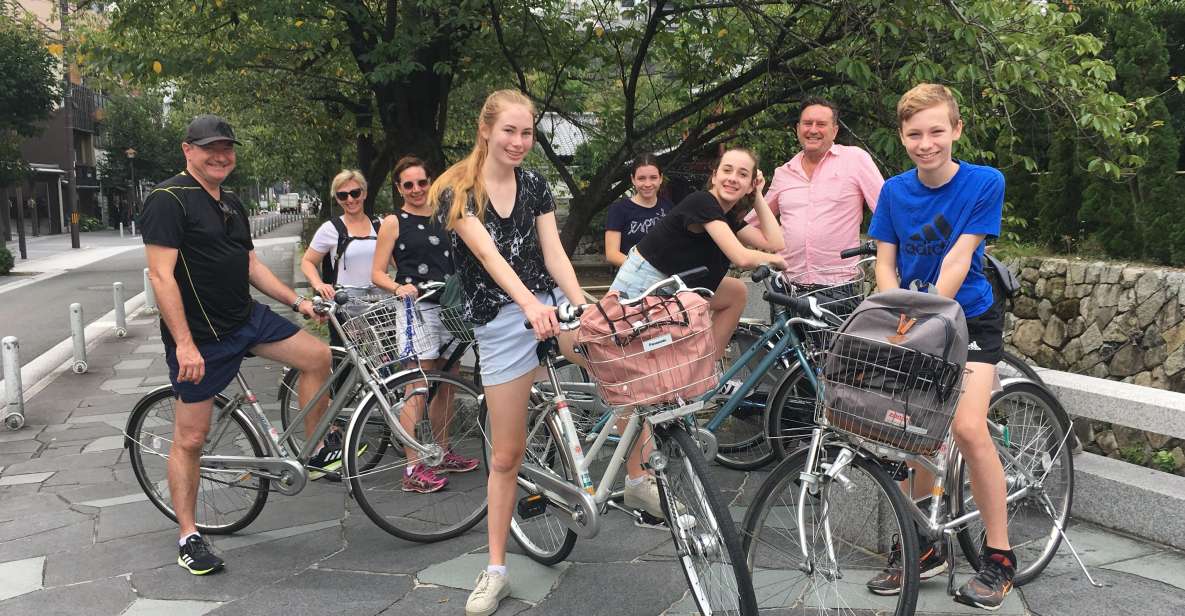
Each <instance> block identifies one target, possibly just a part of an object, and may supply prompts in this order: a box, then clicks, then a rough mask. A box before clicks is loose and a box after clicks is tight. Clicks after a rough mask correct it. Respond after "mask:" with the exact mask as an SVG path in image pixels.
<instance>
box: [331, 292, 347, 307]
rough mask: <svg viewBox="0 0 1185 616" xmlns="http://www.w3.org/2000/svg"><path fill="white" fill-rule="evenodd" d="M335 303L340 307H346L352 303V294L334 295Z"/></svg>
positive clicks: (339, 293)
mask: <svg viewBox="0 0 1185 616" xmlns="http://www.w3.org/2000/svg"><path fill="white" fill-rule="evenodd" d="M333 301H334V302H335V303H337V305H338V306H345V305H346V304H348V303H350V294H349V293H346V292H345V291H338V292H337V293H334V294H333Z"/></svg>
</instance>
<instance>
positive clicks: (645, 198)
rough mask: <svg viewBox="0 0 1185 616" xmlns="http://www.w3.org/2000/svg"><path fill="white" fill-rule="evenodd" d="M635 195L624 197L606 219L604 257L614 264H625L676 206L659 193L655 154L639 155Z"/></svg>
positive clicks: (634, 170) (659, 173)
mask: <svg viewBox="0 0 1185 616" xmlns="http://www.w3.org/2000/svg"><path fill="white" fill-rule="evenodd" d="M630 181H631V182H633V184H634V196H633V197H622V198H621V199H618V200H617V201H614V202H613V204H612V205H610V206H609V214H608V217H607V218H606V219H605V260H606V261H608V262H609V263H610V264H611V265H613V266H614V267H621V264H622V263H625V256H626V255H628V254H629V252H630V248H633V247H634V245H635V244H637V243H638V242H639V241H641V239H642V238H643V237H645V236H646V233H648V232H649V231H650V230H651V229H653V228H654V226H655V225H657V224H658V221H659V220H661V219H662V217H663V216H666V214H667V212H669V211H671V208H672V207H674V204H672V203H671V202H670V201H668V200H667V199H665V198H664V197H662V196H660V195H659V194H658V189H659V188H661V187H662V170H660V169H659V167H658V158H656V157H655V156H654V155H653V154H650V153H646V154H639V155H638V158H637V159H636V160H635V161H634V165H633V168H632V169H631V172H630Z"/></svg>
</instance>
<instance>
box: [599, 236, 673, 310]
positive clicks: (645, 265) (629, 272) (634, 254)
mask: <svg viewBox="0 0 1185 616" xmlns="http://www.w3.org/2000/svg"><path fill="white" fill-rule="evenodd" d="M663 278H667V275H666V274H664V273H662V272H660V271H658V270H657V269H655V267H654V266H653V265H651V264H650V262H649V261H647V260H646V259H645V258H643V257H642V255H641V254H640V253H639V252H638V249H637V248H636V247H635V248H631V249H630V253H629V254H628V255H626V257H625V263H622V264H621V268H620V269H618V270H617V276H616V277H614V278H613V284H611V285H609V290H610V291H617V292H619V293H621V296H622V297H624V298H625V299H633V298H635V297H638V296H639V295H641V294H642V293H643V292H644V291H645V290H646V289H649V288H650V287H651V286H652V285H653V284H654V283H656V282H658V281H660V280H662V279H663Z"/></svg>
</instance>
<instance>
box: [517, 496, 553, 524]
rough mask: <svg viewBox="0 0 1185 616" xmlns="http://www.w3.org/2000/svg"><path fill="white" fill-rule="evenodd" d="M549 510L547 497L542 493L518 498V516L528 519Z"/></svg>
mask: <svg viewBox="0 0 1185 616" xmlns="http://www.w3.org/2000/svg"><path fill="white" fill-rule="evenodd" d="M545 511H547V499H546V498H543V495H541V494H529V495H527V496H524V497H522V498H520V499H519V500H518V517H520V518H522V519H524V520H528V519H530V518H533V517H535V516H538V515H543V512H545Z"/></svg>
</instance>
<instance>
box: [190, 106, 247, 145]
mask: <svg viewBox="0 0 1185 616" xmlns="http://www.w3.org/2000/svg"><path fill="white" fill-rule="evenodd" d="M215 141H230V142H231V143H234V144H236V145H243V144H242V142H240V141H239V140H238V139H235V131H234V129H233V128H231V127H230V124H229V123H228V122H227V121H226V120H225V119H223V118H222V117H220V116H216V115H212V114H208V113H207V114H202V115H200V116H197V117H195V118H194V119H193V120H190V122H189V128H188V129H186V130H185V143H192V144H194V145H209V144H211V143H214V142H215Z"/></svg>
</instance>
